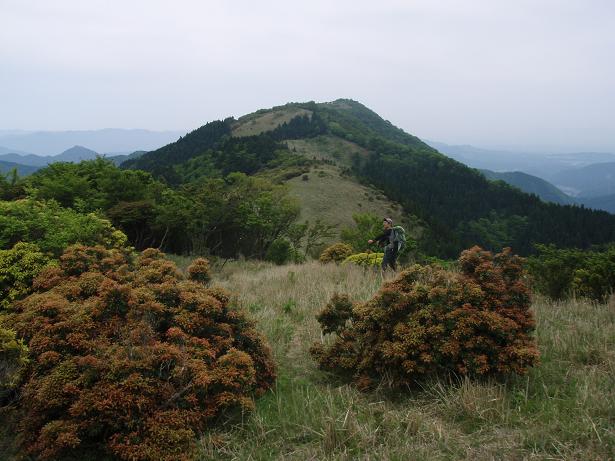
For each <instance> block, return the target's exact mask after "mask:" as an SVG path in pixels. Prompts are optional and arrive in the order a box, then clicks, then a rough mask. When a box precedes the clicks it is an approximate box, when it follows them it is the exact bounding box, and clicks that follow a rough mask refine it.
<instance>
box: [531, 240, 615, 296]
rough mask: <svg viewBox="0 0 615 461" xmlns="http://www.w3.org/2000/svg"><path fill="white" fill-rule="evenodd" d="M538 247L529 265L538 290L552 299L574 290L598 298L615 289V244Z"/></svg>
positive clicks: (577, 293) (581, 294) (568, 294)
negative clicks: (593, 247) (592, 247)
mask: <svg viewBox="0 0 615 461" xmlns="http://www.w3.org/2000/svg"><path fill="white" fill-rule="evenodd" d="M536 248H537V250H538V254H537V255H535V256H532V257H530V258H528V269H529V272H530V275H531V276H532V280H533V283H534V288H535V289H536V290H537V291H539V292H541V293H543V294H545V295H547V296H549V297H551V298H553V299H563V298H566V297H568V296H570V295H572V294H573V293H574V294H575V295H577V296H583V297H587V298H590V299H593V300H596V301H604V300H605V299H606V298H607V297H608V296H609V295H610V294H611V293H613V291H615V246H610V247H607V248H606V249H604V250H602V251H598V250H594V251H587V250H578V249H558V248H556V247H555V246H553V245H536Z"/></svg>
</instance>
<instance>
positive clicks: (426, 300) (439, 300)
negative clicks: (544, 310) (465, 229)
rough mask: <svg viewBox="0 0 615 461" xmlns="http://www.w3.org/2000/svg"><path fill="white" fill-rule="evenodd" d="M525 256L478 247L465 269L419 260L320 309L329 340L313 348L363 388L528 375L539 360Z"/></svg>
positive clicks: (464, 257) (466, 256)
mask: <svg viewBox="0 0 615 461" xmlns="http://www.w3.org/2000/svg"><path fill="white" fill-rule="evenodd" d="M521 264H522V260H521V258H519V257H518V256H515V255H513V254H512V253H511V251H510V249H505V250H504V251H503V252H502V253H499V254H496V255H495V256H494V255H493V254H492V253H490V252H488V251H483V250H482V249H480V248H479V247H474V248H472V249H470V250H466V251H464V252H463V253H462V254H461V257H460V258H459V266H460V272H451V271H447V270H445V269H442V268H438V267H435V266H425V267H422V266H419V265H415V266H413V267H411V268H410V269H407V270H405V271H403V272H402V273H401V274H400V275H399V276H398V277H397V278H396V279H395V280H393V281H391V282H388V283H385V284H384V285H383V287H382V288H381V289H380V291H379V292H378V293H377V294H376V295H375V296H374V297H373V298H372V299H371V300H369V301H367V302H365V303H355V304H352V303H350V301H349V299H348V297H347V296H339V295H337V296H334V297H333V299H332V300H331V302H330V303H329V304H328V305H327V306H326V307H325V308H324V310H323V311H322V312H321V313H320V314H319V316H318V321H319V322H320V324H321V326H322V329H323V332H324V333H334V334H335V335H336V336H335V338H334V339H333V341H332V342H331V343H327V344H322V343H316V344H314V345H313V346H312V348H311V353H312V355H313V357H314V358H315V359H316V361H317V362H318V364H319V365H320V367H321V368H323V369H326V370H329V371H333V372H336V373H339V374H342V375H345V376H346V377H351V378H352V379H353V380H355V382H356V383H357V384H359V385H360V386H362V387H367V386H370V385H371V384H374V383H376V382H377V381H379V380H381V379H382V378H383V377H385V376H386V377H387V378H388V379H389V381H390V382H391V383H392V384H393V385H409V384H412V383H414V382H416V380H417V379H419V378H421V377H423V376H425V375H428V374H432V373H436V372H439V371H448V372H454V373H457V374H461V375H474V376H475V375H503V374H508V373H517V374H524V373H526V372H527V370H528V367H531V366H532V365H534V364H536V363H537V361H538V358H539V353H538V349H537V347H536V342H535V340H534V338H533V337H532V336H531V333H532V331H533V329H534V318H533V315H532V312H531V311H530V310H529V309H530V293H529V290H528V288H527V286H526V285H525V283H524V282H523V276H524V273H523V269H522V265H521Z"/></svg>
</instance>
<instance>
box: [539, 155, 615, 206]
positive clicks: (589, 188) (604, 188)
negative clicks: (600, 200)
mask: <svg viewBox="0 0 615 461" xmlns="http://www.w3.org/2000/svg"><path fill="white" fill-rule="evenodd" d="M551 181H552V182H553V183H554V184H557V185H558V186H559V187H560V188H562V189H563V190H565V191H566V192H569V193H570V194H571V195H575V196H579V197H585V198H589V197H600V196H605V195H612V194H615V161H614V162H605V163H594V164H591V165H587V166H582V167H579V168H574V169H569V170H564V171H560V172H558V173H556V174H554V175H553V176H552V179H551Z"/></svg>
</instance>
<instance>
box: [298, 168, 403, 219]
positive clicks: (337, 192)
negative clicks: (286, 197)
mask: <svg viewBox="0 0 615 461" xmlns="http://www.w3.org/2000/svg"><path fill="white" fill-rule="evenodd" d="M287 184H288V185H289V186H290V194H291V195H292V196H293V197H296V198H297V199H298V201H299V204H300V205H301V215H300V216H299V221H305V220H309V221H314V220H315V219H317V218H318V219H321V220H322V221H324V222H326V223H327V224H332V225H335V226H336V227H337V229H341V228H343V227H352V226H353V225H354V221H353V219H352V215H353V214H355V213H371V214H374V215H376V216H391V217H392V218H393V220H394V221H395V222H402V217H403V216H404V213H403V208H402V207H401V206H400V205H398V204H396V203H394V202H391V201H390V200H389V199H388V198H387V197H385V196H384V195H383V194H382V193H380V192H378V191H377V190H375V189H372V188H369V187H366V186H363V185H361V184H359V183H358V182H356V181H355V180H354V179H353V178H349V177H346V176H342V175H340V171H339V169H338V168H337V167H334V166H329V165H321V166H318V167H316V168H312V170H311V171H310V173H309V180H308V181H303V180H302V178H301V177H297V178H293V179H291V180H290V181H288V182H287Z"/></svg>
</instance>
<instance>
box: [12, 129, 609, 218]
mask: <svg viewBox="0 0 615 461" xmlns="http://www.w3.org/2000/svg"><path fill="white" fill-rule="evenodd" d="M184 134H185V133H184V132H181V131H148V130H140V129H102V130H88V131H58V132H52V131H38V132H34V131H33V132H30V131H21V130H0V172H2V173H7V172H9V171H11V170H12V169H14V168H16V169H17V172H18V174H19V175H20V176H27V175H29V174H32V173H33V172H34V171H36V170H37V169H39V168H42V167H44V166H46V165H47V164H49V163H51V162H60V161H62V162H78V161H81V160H89V159H92V158H95V157H96V156H100V155H104V156H106V157H107V158H109V159H111V160H112V161H114V162H115V163H116V164H120V163H122V162H123V161H125V160H127V159H128V158H136V157H139V156H140V155H141V154H142V153H143V152H147V151H153V150H156V149H158V148H160V147H161V146H164V145H167V144H170V143H172V142H174V141H176V140H177V139H178V138H180V137H181V136H183V135H184ZM427 144H429V145H430V146H432V147H434V148H436V149H437V150H438V151H440V152H442V153H444V154H445V155H447V156H449V157H451V158H453V159H455V160H458V161H460V162H462V163H464V164H465V165H468V166H470V167H473V168H477V169H479V170H481V172H482V173H483V174H484V175H485V176H486V177H487V178H489V179H491V180H502V181H504V182H506V183H508V184H510V185H512V186H515V187H517V188H519V189H521V190H522V191H524V192H527V193H533V194H536V195H538V196H539V197H540V198H541V199H542V200H544V201H548V202H554V203H559V204H577V205H581V204H582V205H585V206H588V207H592V208H596V209H603V210H606V211H610V212H614V211H615V154H611V153H602V152H579V153H565V154H562V153H557V154H550V153H544V154H540V153H525V152H514V151H505V150H492V149H484V148H479V147H475V146H470V145H449V144H445V143H440V142H436V141H427Z"/></svg>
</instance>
